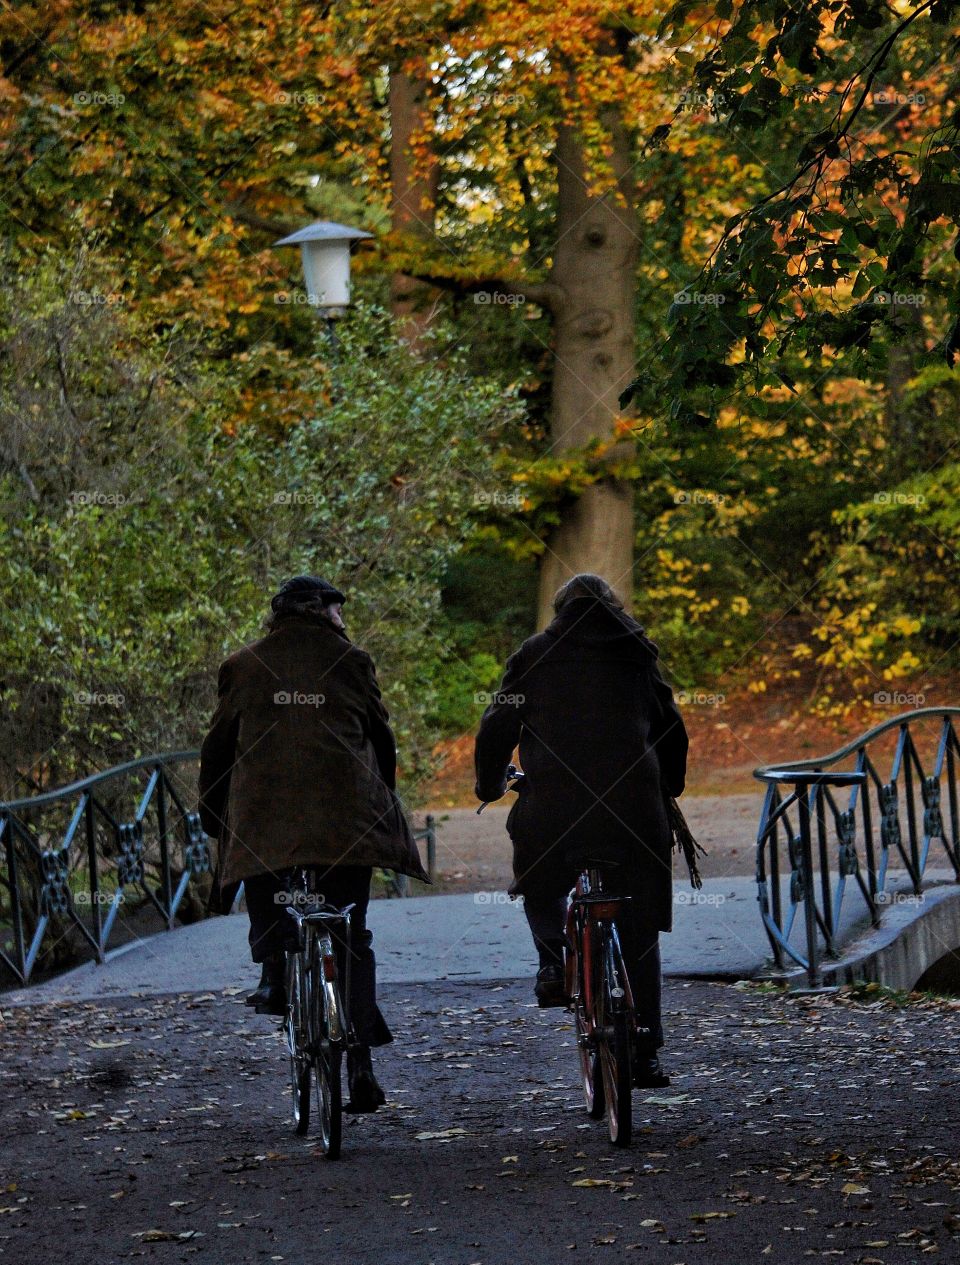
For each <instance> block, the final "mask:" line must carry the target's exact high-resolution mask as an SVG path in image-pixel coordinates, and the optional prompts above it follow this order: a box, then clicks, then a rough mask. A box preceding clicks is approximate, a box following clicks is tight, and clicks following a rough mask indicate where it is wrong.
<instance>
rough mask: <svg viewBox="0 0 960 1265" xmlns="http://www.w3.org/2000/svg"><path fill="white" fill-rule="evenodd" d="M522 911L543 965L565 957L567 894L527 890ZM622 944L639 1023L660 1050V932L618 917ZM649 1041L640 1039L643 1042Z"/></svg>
mask: <svg viewBox="0 0 960 1265" xmlns="http://www.w3.org/2000/svg"><path fill="white" fill-rule="evenodd" d="M523 912H524V913H525V914H526V916H527V922H528V924H529V926H530V930H531V932H532V933H533V942H534V944H535V945H536V946H537V953H538V955H539V958H540V965H541V966H548V965H550V964H552V963H561V962H562V961H563V945H564V938H565V937H564V924H565V922H566V917H567V897H566V896H555V895H553V894H552V893H551V894H547V893H540V892H534V893H532V894H530V893H528V894H526V895H525V896H524V898H523ZM617 928H618V930H619V932H620V947H621V948H622V949H623V957H624V964H625V965H626V968H627V974H628V975H629V977H630V991H631V992H632V993H633V1004H634V1007H635V1009H636V1015H637V1023H638V1024H639V1026H640V1027H642V1028H649V1030H650V1033H651V1037H650V1042H649V1048H650V1049H651V1050H659V1049H660V1047H661V1046H662V1045H663V1023H662V1019H661V1000H660V998H661V987H662V979H661V973H660V933H659V931H657V930H655V929H654V930H650V929H649V928H645V927H643V926H642V925H640V924H639V922H638V920H637V919H635V918H627V919H625V920H623V922H622V923H621V920H620V919H618V920H617ZM644 1044H646V1043H641V1046H643V1045H644Z"/></svg>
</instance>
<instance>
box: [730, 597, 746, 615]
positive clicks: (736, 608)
mask: <svg viewBox="0 0 960 1265" xmlns="http://www.w3.org/2000/svg"><path fill="white" fill-rule="evenodd" d="M730 609H731V610H732V611H733V613H734V615H749V613H750V599H749V598H746V597H732V598H731V599H730Z"/></svg>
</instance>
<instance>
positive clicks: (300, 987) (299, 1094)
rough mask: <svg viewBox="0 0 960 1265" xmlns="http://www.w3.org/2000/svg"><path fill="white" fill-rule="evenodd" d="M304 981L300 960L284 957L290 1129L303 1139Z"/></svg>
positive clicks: (306, 1089) (306, 1083)
mask: <svg viewBox="0 0 960 1265" xmlns="http://www.w3.org/2000/svg"><path fill="white" fill-rule="evenodd" d="M306 1002H307V995H306V981H305V980H304V977H303V957H302V956H301V954H299V953H288V954H287V1018H286V1023H285V1029H286V1039H287V1051H288V1053H289V1055H290V1093H291V1097H292V1100H293V1128H294V1132H295V1133H297V1134H298V1135H299V1136H300V1137H302V1136H303V1135H304V1134H305V1133H306V1132H307V1129H308V1128H309V1127H310V1057H309V1055H308V1053H307V1046H308V1043H309V1039H310V1037H309V1032H308V1026H307V1015H308V1008H307V1004H306Z"/></svg>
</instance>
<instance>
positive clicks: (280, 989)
mask: <svg viewBox="0 0 960 1265" xmlns="http://www.w3.org/2000/svg"><path fill="white" fill-rule="evenodd" d="M286 974H287V963H286V958H282V957H280V958H267V960H266V961H265V962H264V963H263V968H262V970H261V972H260V985H259V987H258V988H257V989H256V991H255V992H252V993H251V994H250V996H249V997H248V998H247V1005H248V1006H252V1007H253V1008H254V1010H255V1011H256V1012H257V1014H258V1015H280V1016H282V1015H285V1014H286V1011H287V985H286Z"/></svg>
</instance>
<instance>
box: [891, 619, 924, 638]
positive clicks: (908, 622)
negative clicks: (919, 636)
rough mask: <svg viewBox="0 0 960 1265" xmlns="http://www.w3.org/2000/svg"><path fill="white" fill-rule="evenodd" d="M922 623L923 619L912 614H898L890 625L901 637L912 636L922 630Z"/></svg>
mask: <svg viewBox="0 0 960 1265" xmlns="http://www.w3.org/2000/svg"><path fill="white" fill-rule="evenodd" d="M922 623H923V620H921V619H915V618H914V617H913V616H911V615H898V616H897V618H896V619H895V620H894V621H893V623H892V624H891V625H890V627H891V628H892V629H893V630H894V632H897V633H899V634H900V636H901V637H910V636H911V635H912V634H913V633H915V632H919V631H920V627H921V625H922Z"/></svg>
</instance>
